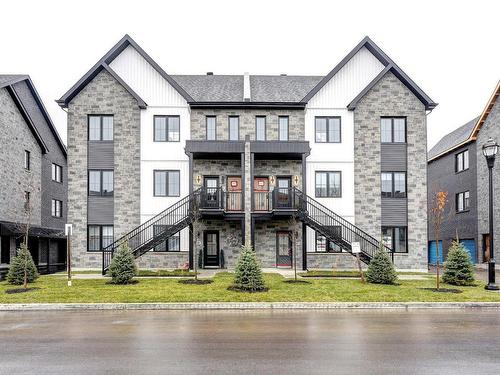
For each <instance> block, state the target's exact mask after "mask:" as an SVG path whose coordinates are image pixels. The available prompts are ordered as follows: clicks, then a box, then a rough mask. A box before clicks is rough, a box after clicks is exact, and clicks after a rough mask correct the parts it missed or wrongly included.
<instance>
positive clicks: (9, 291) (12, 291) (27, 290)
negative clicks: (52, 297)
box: [5, 288, 40, 294]
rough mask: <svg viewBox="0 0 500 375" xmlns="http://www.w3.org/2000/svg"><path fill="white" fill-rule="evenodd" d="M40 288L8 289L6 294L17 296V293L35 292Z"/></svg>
mask: <svg viewBox="0 0 500 375" xmlns="http://www.w3.org/2000/svg"><path fill="white" fill-rule="evenodd" d="M39 289H40V288H16V289H7V290H6V291H5V293H7V294H17V293H26V292H31V291H33V290H39Z"/></svg>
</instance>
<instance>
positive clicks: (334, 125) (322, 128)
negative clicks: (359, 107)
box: [315, 117, 341, 143]
mask: <svg viewBox="0 0 500 375" xmlns="http://www.w3.org/2000/svg"><path fill="white" fill-rule="evenodd" d="M315 130H316V137H315V139H316V143H340V141H341V138H340V137H341V131H340V117H316V118H315Z"/></svg>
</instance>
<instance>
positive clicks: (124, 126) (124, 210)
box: [68, 71, 140, 268]
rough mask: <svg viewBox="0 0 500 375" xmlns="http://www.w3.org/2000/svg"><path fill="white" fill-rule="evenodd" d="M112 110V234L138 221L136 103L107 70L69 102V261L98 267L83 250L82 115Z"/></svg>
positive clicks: (96, 260) (84, 151)
mask: <svg viewBox="0 0 500 375" xmlns="http://www.w3.org/2000/svg"><path fill="white" fill-rule="evenodd" d="M89 114H112V115H113V116H114V119H113V125H114V197H113V198H110V199H114V207H115V212H114V223H113V224H114V236H115V239H117V238H118V237H120V236H121V235H123V234H125V233H126V232H127V231H129V230H131V229H133V228H134V227H136V226H138V225H139V224H140V109H139V106H138V104H137V101H136V100H135V99H134V98H133V97H132V96H131V95H130V94H129V93H128V91H126V90H125V89H124V88H123V87H122V86H121V85H120V84H119V83H118V82H117V81H116V80H115V79H114V78H113V77H112V76H111V75H110V74H109V73H107V72H105V71H101V72H100V73H99V74H98V75H97V76H96V77H95V78H94V79H93V80H92V81H91V82H89V84H88V85H87V86H86V87H85V88H84V89H83V90H82V91H80V93H79V94H78V95H77V96H76V97H74V98H73V99H72V100H71V102H70V103H69V105H68V207H69V209H68V221H69V222H70V223H72V224H73V238H72V239H73V257H72V261H73V266H74V267H76V268H78V267H85V268H100V267H101V264H102V260H101V258H102V257H101V254H100V253H99V252H95V253H93V252H87V143H88V142H87V128H88V124H87V117H88V115H89Z"/></svg>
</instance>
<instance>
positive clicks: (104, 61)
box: [56, 34, 192, 108]
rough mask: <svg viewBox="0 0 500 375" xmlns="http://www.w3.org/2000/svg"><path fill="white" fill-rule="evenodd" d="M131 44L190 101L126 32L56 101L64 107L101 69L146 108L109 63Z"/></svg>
mask: <svg viewBox="0 0 500 375" xmlns="http://www.w3.org/2000/svg"><path fill="white" fill-rule="evenodd" d="M128 46H132V47H133V48H134V49H135V50H136V51H137V53H139V54H140V55H141V56H142V57H143V58H144V59H145V60H146V61H147V62H148V63H149V64H151V66H152V67H153V68H154V69H155V70H156V71H157V72H158V73H160V75H161V76H162V77H163V78H164V79H165V80H166V81H167V82H168V83H170V84H171V85H172V86H173V87H174V89H175V90H177V91H178V92H179V94H180V95H182V96H183V97H184V99H186V100H187V101H192V98H191V96H189V94H188V93H187V92H186V91H185V90H184V89H183V88H182V87H180V86H179V84H178V83H177V82H176V81H175V80H174V79H172V78H171V77H170V76H169V75H168V74H167V73H166V72H165V71H164V70H163V69H162V68H161V67H160V66H159V65H158V64H157V63H156V62H155V61H154V60H153V59H152V58H151V57H150V56H149V55H148V54H147V53H146V52H145V51H144V50H143V49H142V48H141V47H140V46H139V45H138V44H137V43H136V42H135V41H134V40H133V39H132V38H131V37H130V36H129V35H128V34H126V35H125V36H124V37H123V38H122V39H120V41H119V42H118V43H116V44H115V45H114V46H113V48H111V49H110V50H109V51H108V52H107V53H106V54H105V55H104V56H103V57H102V58H101V59H100V60H99V61H98V62H97V63H96V64H95V65H94V66H93V67H92V68H91V69H90V70H89V71H88V72H87V73H85V74H84V75H83V77H82V78H80V79H79V80H78V82H76V83H75V84H74V85H73V87H71V88H70V89H69V90H68V91H67V92H66V93H65V94H64V95H63V96H62V97H61V98H60V99H59V100H56V102H57V103H58V104H59V105H60V106H61V107H62V108H66V107H67V106H68V103H69V102H70V101H71V100H72V99H73V98H74V97H75V96H76V95H77V94H78V93H79V92H80V91H81V90H82V89H83V88H84V87H85V86H87V84H88V83H89V82H90V81H92V80H93V79H94V77H95V76H96V75H97V74H98V73H99V72H101V71H102V70H103V69H104V70H106V71H107V72H108V73H109V74H111V75H112V76H113V77H114V78H115V79H116V80H117V81H118V82H119V83H120V84H121V85H122V86H123V87H124V88H125V89H126V90H127V91H128V92H129V93H130V94H131V95H132V96H133V97H134V98H135V99H136V100H137V102H138V104H139V107H140V108H146V107H147V104H146V102H145V101H144V100H142V99H141V98H140V97H139V95H137V93H136V92H135V91H134V90H132V88H130V86H128V85H127V84H126V83H125V82H124V81H123V80H122V79H121V78H120V77H119V76H118V74H116V72H115V71H114V70H113V69H111V67H110V66H109V64H110V63H111V62H112V61H113V60H114V59H115V58H116V57H117V56H118V55H119V54H120V53H122V52H123V50H124V49H125V48H127V47H128Z"/></svg>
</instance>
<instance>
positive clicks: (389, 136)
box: [380, 117, 406, 143]
mask: <svg viewBox="0 0 500 375" xmlns="http://www.w3.org/2000/svg"><path fill="white" fill-rule="evenodd" d="M380 138H381V141H382V143H405V142H406V119H405V118H403V117H395V118H386V117H385V118H382V119H381V121H380Z"/></svg>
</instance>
